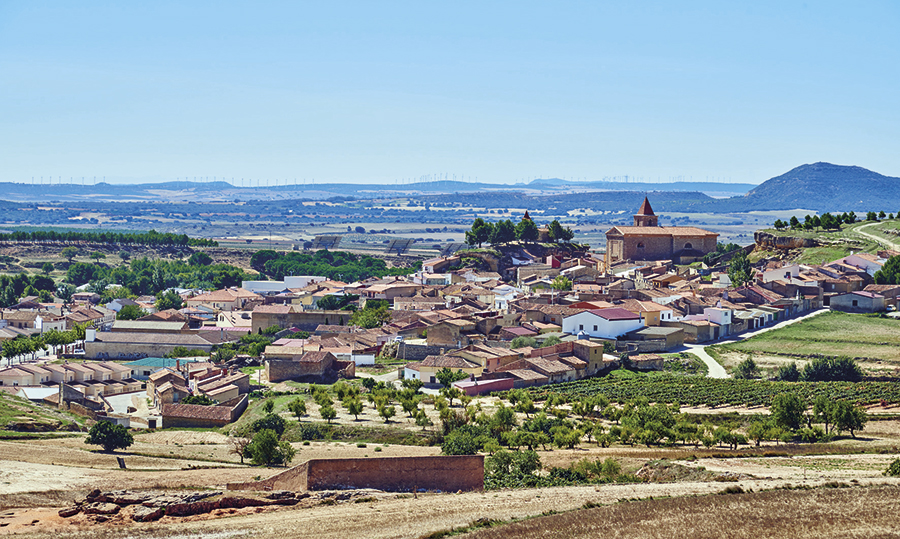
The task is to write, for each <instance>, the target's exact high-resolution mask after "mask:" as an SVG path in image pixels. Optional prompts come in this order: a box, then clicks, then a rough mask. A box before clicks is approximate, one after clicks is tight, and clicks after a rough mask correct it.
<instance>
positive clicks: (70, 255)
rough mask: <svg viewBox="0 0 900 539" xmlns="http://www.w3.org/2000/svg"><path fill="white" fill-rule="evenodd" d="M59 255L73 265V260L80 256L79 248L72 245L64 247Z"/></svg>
mask: <svg viewBox="0 0 900 539" xmlns="http://www.w3.org/2000/svg"><path fill="white" fill-rule="evenodd" d="M59 254H60V255H62V257H63V258H65V259H66V260H68V261H69V262H70V263H71V262H72V259H74V258H75V257H76V256H78V247H73V246H71V245H70V246H68V247H64V248H63V250H62V251H60V253H59Z"/></svg>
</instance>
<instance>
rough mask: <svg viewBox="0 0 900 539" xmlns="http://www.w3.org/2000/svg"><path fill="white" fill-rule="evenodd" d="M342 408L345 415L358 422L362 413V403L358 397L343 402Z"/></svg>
mask: <svg viewBox="0 0 900 539" xmlns="http://www.w3.org/2000/svg"><path fill="white" fill-rule="evenodd" d="M344 407H345V408H347V413H348V414H350V415H352V416H353V419H354V420H355V421H359V414H361V413H362V411H363V403H362V401H361V400H359V398H358V397H351V398H348V399H347V400H346V401H344Z"/></svg>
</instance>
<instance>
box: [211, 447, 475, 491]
mask: <svg viewBox="0 0 900 539" xmlns="http://www.w3.org/2000/svg"><path fill="white" fill-rule="evenodd" d="M357 488H373V489H378V490H386V491H394V492H408V491H413V490H419V489H425V490H432V491H435V490H439V491H451V492H452V491H458V490H482V489H484V457H483V456H482V455H466V456H433V457H384V458H361V459H313V460H309V461H307V462H304V463H303V464H301V465H299V466H295V467H293V468H291V469H289V470H287V471H284V472H282V473H280V474H277V475H274V476H272V477H270V478H268V479H265V480H262V481H251V482H248V483H229V484H228V490H290V491H303V490H329V489H357Z"/></svg>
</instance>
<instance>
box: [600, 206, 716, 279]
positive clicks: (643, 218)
mask: <svg viewBox="0 0 900 539" xmlns="http://www.w3.org/2000/svg"><path fill="white" fill-rule="evenodd" d="M718 237H719V235H718V234H716V233H715V232H710V231H708V230H703V229H702V228H697V227H693V226H659V217H658V216H657V215H656V214H654V213H653V208H651V207H650V201H649V200H647V197H644V203H643V204H641V208H640V209H639V210H638V212H637V213H636V214H635V215H634V226H614V227H612V228H611V229H609V230H608V231H607V232H606V267H607V268H609V267H611V266H612V265H613V264H615V263H616V262H621V261H623V260H634V261H652V260H672V261H673V262H675V263H676V264H690V263H691V262H694V261H696V260H700V259H701V258H703V255H705V254H706V253H709V252H712V251H715V250H716V241H717V239H718Z"/></svg>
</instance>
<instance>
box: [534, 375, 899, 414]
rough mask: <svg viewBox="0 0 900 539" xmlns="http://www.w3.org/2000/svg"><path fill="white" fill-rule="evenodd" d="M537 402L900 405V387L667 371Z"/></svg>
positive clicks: (590, 382)
mask: <svg viewBox="0 0 900 539" xmlns="http://www.w3.org/2000/svg"><path fill="white" fill-rule="evenodd" d="M530 392H531V394H532V396H533V398H534V399H536V400H540V399H543V398H546V396H547V395H548V394H549V393H551V392H552V393H558V394H562V395H565V396H567V397H570V398H578V397H582V396H590V395H605V396H606V397H607V398H608V399H610V400H611V401H621V400H628V399H633V398H635V397H647V398H648V399H650V401H651V402H665V403H678V404H681V405H683V406H704V405H705V406H711V407H716V406H725V405H732V406H768V405H769V404H770V403H771V402H772V399H773V398H774V397H775V395H779V394H781V393H789V392H790V393H797V394H798V395H800V396H801V397H802V398H804V399H806V400H807V401H809V402H811V401H812V400H814V399H815V397H817V396H818V395H826V396H827V397H828V398H830V399H833V400H847V401H850V402H855V403H859V404H875V403H880V402H881V401H884V402H885V403H890V404H894V403H900V387H898V384H896V383H894V382H856V383H854V382H769V381H765V380H735V379H729V378H726V379H717V378H703V377H699V376H679V375H671V374H664V373H649V374H641V373H633V372H629V371H621V370H620V371H613V373H611V374H610V375H608V376H604V377H601V378H587V379H584V380H577V381H574V382H566V383H563V384H555V385H553V386H552V387H551V386H542V387H539V388H535V389H531V390H530Z"/></svg>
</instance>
